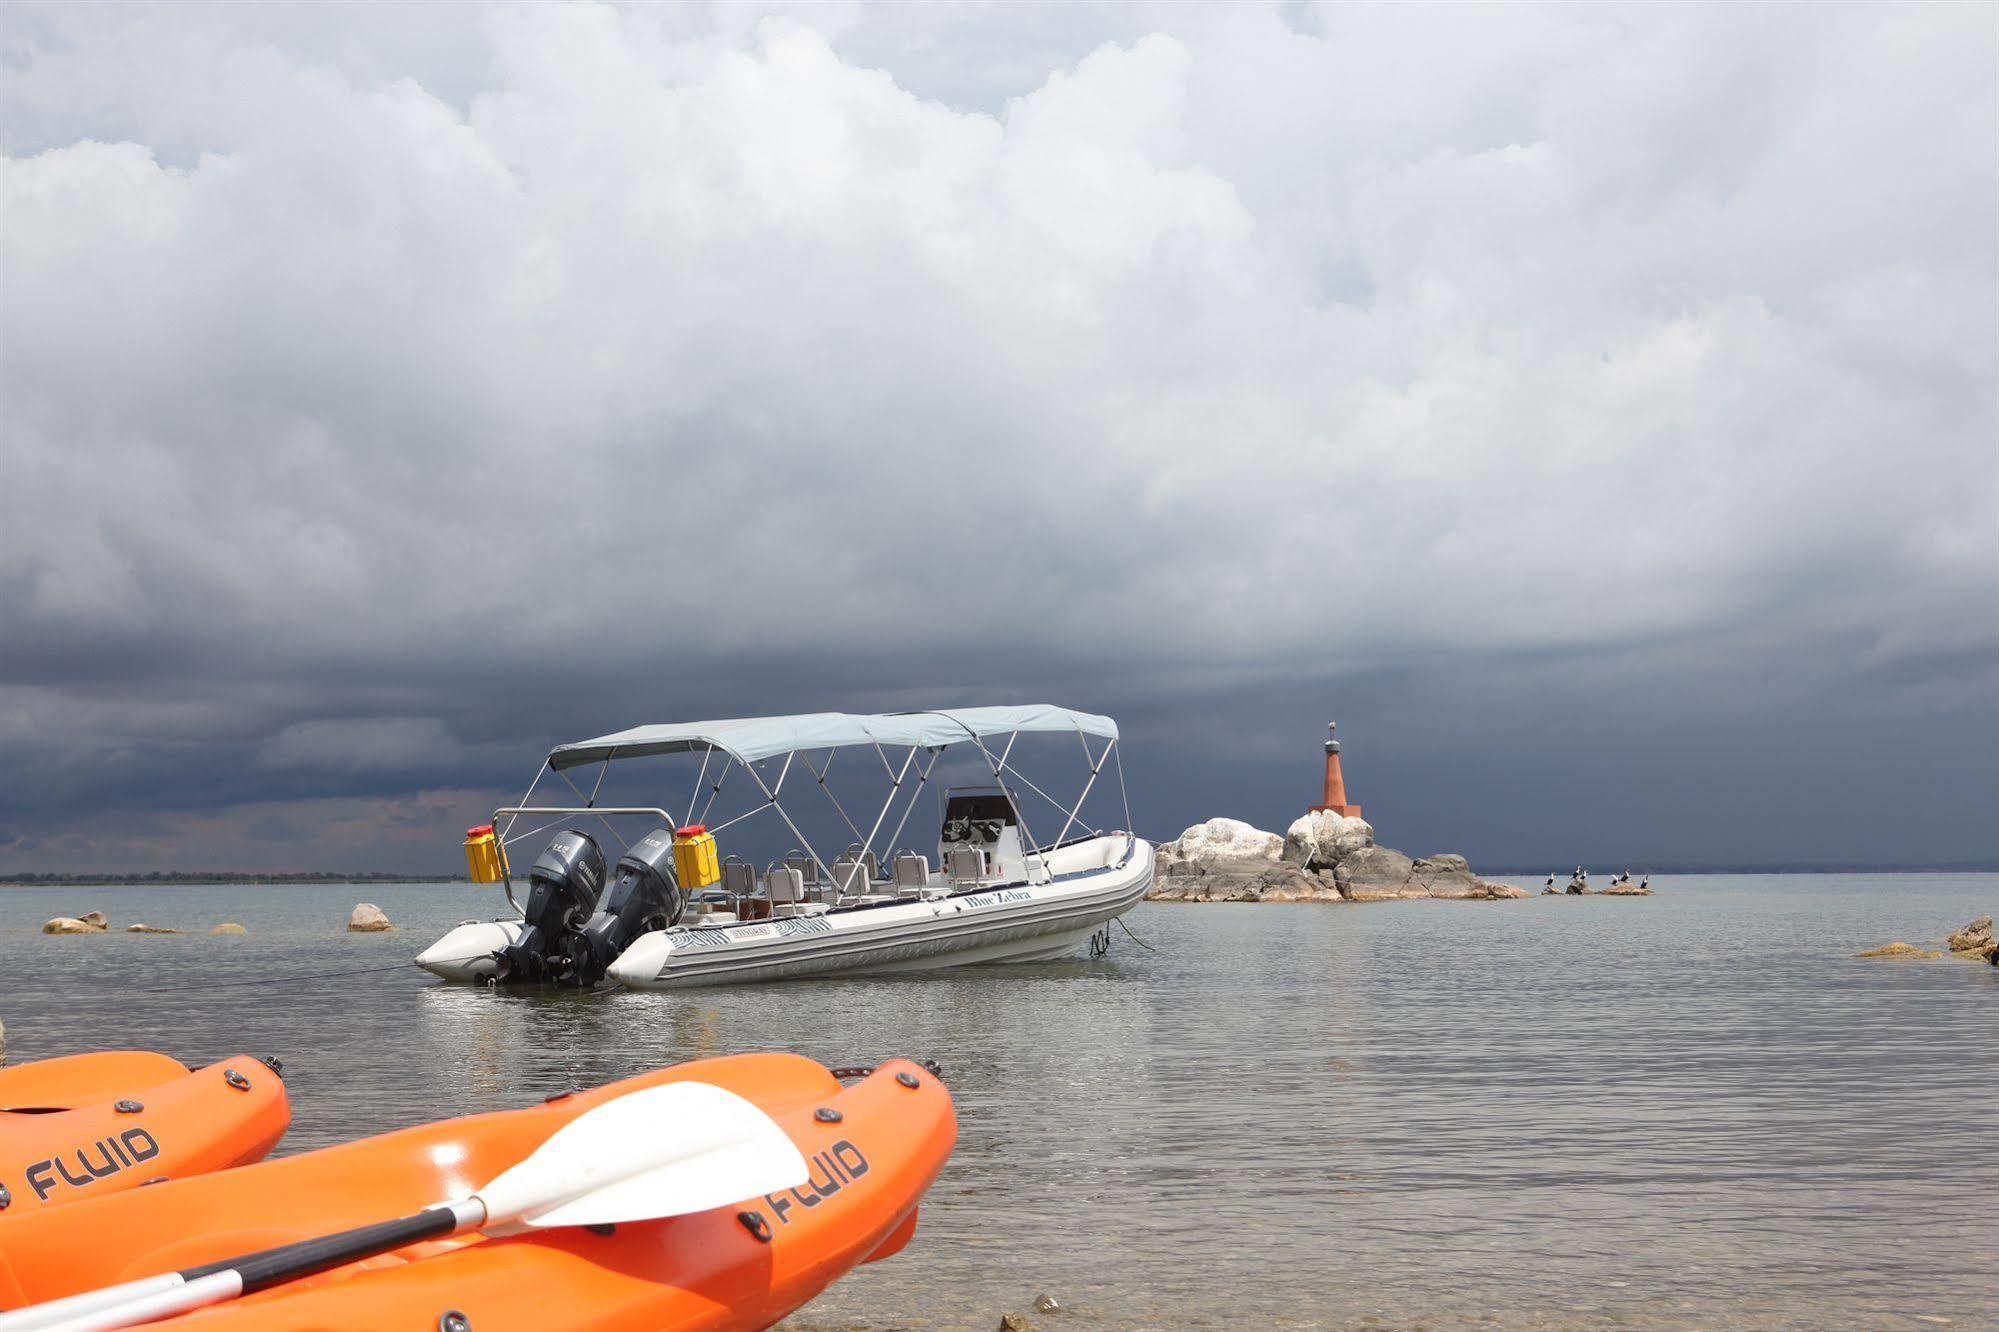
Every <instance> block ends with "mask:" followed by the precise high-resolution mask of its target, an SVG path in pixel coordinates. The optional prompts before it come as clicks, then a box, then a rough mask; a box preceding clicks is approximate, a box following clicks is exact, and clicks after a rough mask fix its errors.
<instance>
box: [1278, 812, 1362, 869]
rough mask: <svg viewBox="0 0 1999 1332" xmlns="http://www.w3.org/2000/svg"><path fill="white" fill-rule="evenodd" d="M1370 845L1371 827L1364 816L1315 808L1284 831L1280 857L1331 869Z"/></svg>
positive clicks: (1305, 865) (1309, 866)
mask: <svg viewBox="0 0 1999 1332" xmlns="http://www.w3.org/2000/svg"><path fill="white" fill-rule="evenodd" d="M1372 845H1374V828H1373V827H1372V825H1370V824H1369V823H1368V822H1367V820H1365V819H1353V818H1348V817H1347V816H1346V815H1344V814H1335V813H1334V812H1333V811H1331V810H1329V809H1327V810H1319V811H1318V812H1316V813H1312V814H1307V815H1305V816H1304V817H1303V818H1301V819H1298V820H1297V821H1296V822H1294V823H1293V824H1292V825H1291V829H1290V831H1289V832H1286V833H1285V834H1284V859H1286V860H1288V861H1290V862H1291V863H1292V864H1294V865H1302V866H1304V867H1305V868H1306V869H1315V870H1321V869H1331V868H1333V867H1334V866H1335V865H1337V864H1339V863H1340V860H1341V859H1342V858H1343V857H1345V856H1350V855H1352V854H1353V853H1354V852H1356V851H1358V850H1360V849H1361V848H1363V847H1367V846H1372Z"/></svg>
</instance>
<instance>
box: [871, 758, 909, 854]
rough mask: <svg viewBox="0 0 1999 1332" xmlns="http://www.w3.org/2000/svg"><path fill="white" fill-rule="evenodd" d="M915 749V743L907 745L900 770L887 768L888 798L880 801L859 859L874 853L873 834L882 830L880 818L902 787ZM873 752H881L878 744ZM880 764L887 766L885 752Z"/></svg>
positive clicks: (883, 815)
mask: <svg viewBox="0 0 1999 1332" xmlns="http://www.w3.org/2000/svg"><path fill="white" fill-rule="evenodd" d="M916 750H917V746H915V745H911V746H910V747H909V757H908V758H906V759H904V760H903V761H902V771H901V772H897V771H896V770H895V769H894V768H889V769H888V775H889V787H888V799H886V800H884V801H882V810H881V813H879V814H877V815H875V823H874V827H872V828H870V829H868V836H867V840H866V841H864V842H862V843H861V859H863V860H866V859H867V858H868V857H869V856H871V855H873V854H874V851H875V834H876V833H878V832H880V831H881V830H882V820H883V819H886V818H887V817H888V811H889V807H890V806H891V805H893V804H895V793H896V792H897V791H900V790H901V789H902V779H903V778H905V777H907V776H908V775H909V765H910V764H912V763H914V762H916ZM875 752H876V753H877V754H880V753H881V746H880V745H876V746H875ZM882 766H883V767H888V755H886V754H882ZM898 831H900V829H898ZM884 849H886V848H884Z"/></svg>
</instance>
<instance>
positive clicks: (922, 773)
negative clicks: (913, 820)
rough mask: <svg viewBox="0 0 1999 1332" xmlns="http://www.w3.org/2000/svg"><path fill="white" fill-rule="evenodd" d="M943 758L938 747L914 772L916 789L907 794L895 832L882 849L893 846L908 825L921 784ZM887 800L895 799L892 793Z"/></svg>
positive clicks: (942, 753)
mask: <svg viewBox="0 0 1999 1332" xmlns="http://www.w3.org/2000/svg"><path fill="white" fill-rule="evenodd" d="M915 752H916V751H915V750H913V749H912V750H910V753H911V754H912V755H913V754H915ZM943 756H944V747H943V746H942V745H939V746H938V747H937V748H935V749H933V750H931V751H930V761H929V762H928V763H926V764H924V765H923V766H922V767H920V768H918V769H917V770H916V787H915V789H914V790H912V791H911V792H910V793H909V803H908V804H906V805H904V806H903V807H902V817H901V818H899V819H897V820H896V821H895V831H894V832H892V833H890V834H889V835H888V841H886V842H884V843H883V844H882V845H883V846H884V847H891V846H894V845H895V843H896V839H897V838H899V837H901V836H902V828H903V825H904V824H906V823H908V822H909V816H910V815H911V814H914V813H915V812H916V802H917V801H919V800H921V799H922V798H923V784H924V783H925V782H927V781H929V780H930V771H931V769H933V768H935V767H936V766H937V760H938V759H940V758H942V757H943ZM889 798H890V799H891V800H893V799H894V798H895V796H894V793H893V792H891V793H890V796H889Z"/></svg>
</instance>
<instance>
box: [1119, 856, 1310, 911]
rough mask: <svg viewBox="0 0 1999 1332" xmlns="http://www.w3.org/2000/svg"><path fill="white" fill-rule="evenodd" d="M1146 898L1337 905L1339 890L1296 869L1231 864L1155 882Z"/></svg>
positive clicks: (1182, 872) (1199, 867) (1186, 871)
mask: <svg viewBox="0 0 1999 1332" xmlns="http://www.w3.org/2000/svg"><path fill="white" fill-rule="evenodd" d="M1145 896H1146V898H1147V900H1149V901H1154V902H1337V901H1339V900H1340V890H1339V887H1338V886H1337V885H1336V884H1335V883H1333V881H1332V877H1331V876H1330V875H1326V874H1313V873H1311V872H1309V871H1307V870H1301V869H1299V868H1298V867H1297V866H1295V865H1270V864H1266V863H1262V862H1256V861H1230V862H1223V863H1221V864H1220V865H1212V864H1211V865H1191V866H1188V867H1186V868H1184V869H1181V870H1179V871H1178V872H1176V873H1174V874H1172V875H1170V876H1163V877H1159V878H1155V879H1154V880H1153V883H1152V887H1151V888H1150V889H1148V890H1147V891H1146V894H1145Z"/></svg>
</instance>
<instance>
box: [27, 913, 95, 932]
mask: <svg viewBox="0 0 1999 1332" xmlns="http://www.w3.org/2000/svg"><path fill="white" fill-rule="evenodd" d="M102 930H103V927H102V926H101V925H92V924H91V923H90V922H89V921H87V920H80V919H78V918H77V917H75V916H57V917H56V918H55V919H54V920H45V921H43V922H42V933H43V934H98V933H101V932H102Z"/></svg>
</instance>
